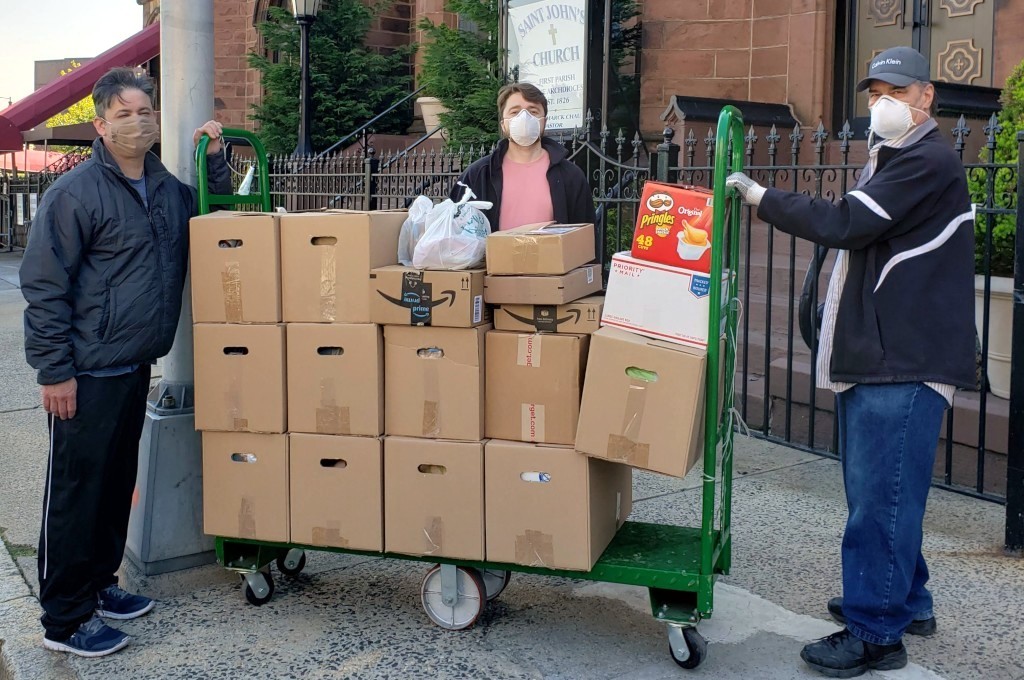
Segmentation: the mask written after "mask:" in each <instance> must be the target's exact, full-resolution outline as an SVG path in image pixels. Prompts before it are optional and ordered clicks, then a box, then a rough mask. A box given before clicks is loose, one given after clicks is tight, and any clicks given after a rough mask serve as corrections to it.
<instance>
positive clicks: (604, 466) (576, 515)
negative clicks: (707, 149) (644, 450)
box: [484, 440, 633, 571]
mask: <svg viewBox="0 0 1024 680" xmlns="http://www.w3.org/2000/svg"><path fill="white" fill-rule="evenodd" d="M484 469H485V475H484V477H485V488H486V489H487V494H486V511H485V513H484V514H485V516H486V518H487V532H486V536H487V560H488V561H489V562H503V563H508V564H523V565H526V566H530V567H545V568H548V569H573V570H579V571H589V570H590V569H591V568H592V567H593V566H594V564H595V563H596V562H597V560H598V558H599V557H601V553H603V552H604V550H605V548H607V547H608V544H609V543H611V541H612V538H614V537H615V532H617V531H618V530H619V528H620V527H621V526H622V524H623V523H624V522H625V521H626V518H627V517H628V516H629V513H630V511H631V510H632V505H633V503H632V501H633V492H632V472H633V471H632V470H631V469H629V468H628V467H626V466H624V465H614V464H612V463H608V462H605V461H603V460H597V459H594V458H587V457H586V456H581V455H580V454H579V453H577V452H576V451H574V450H573V449H571V448H561V447H551V446H543V445H532V444H521V443H518V442H504V441H499V440H491V441H489V442H487V445H486V447H485V453H484Z"/></svg>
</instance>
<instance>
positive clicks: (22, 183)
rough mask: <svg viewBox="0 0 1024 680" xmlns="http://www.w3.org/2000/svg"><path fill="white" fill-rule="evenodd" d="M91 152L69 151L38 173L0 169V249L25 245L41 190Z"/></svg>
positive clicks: (5, 249) (10, 248) (86, 150)
mask: <svg viewBox="0 0 1024 680" xmlns="http://www.w3.org/2000/svg"><path fill="white" fill-rule="evenodd" d="M90 155H91V153H90V152H89V150H88V149H81V150H77V151H71V152H69V153H66V154H64V155H62V156H61V157H60V158H58V159H57V160H56V161H54V162H53V163H51V164H50V165H48V166H47V167H45V168H44V169H43V170H42V171H41V172H13V171H7V170H0V251H11V250H13V249H14V248H15V247H24V246H25V244H26V242H27V239H28V231H29V228H30V227H31V224H32V220H33V219H34V218H35V211H36V208H37V207H38V205H39V201H40V200H41V199H42V195H43V192H45V191H46V189H47V188H48V187H49V186H50V185H51V184H53V183H54V182H55V181H56V180H57V178H58V177H60V176H61V175H63V174H64V173H65V172H67V171H69V170H71V169H72V168H74V167H75V166H77V165H78V164H79V163H82V162H83V161H85V160H87V159H88V158H89V156H90Z"/></svg>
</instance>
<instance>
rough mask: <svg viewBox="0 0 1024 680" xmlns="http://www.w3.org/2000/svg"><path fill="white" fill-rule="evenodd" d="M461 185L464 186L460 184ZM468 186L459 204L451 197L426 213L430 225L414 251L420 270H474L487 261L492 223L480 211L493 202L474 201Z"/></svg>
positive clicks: (414, 264) (415, 261)
mask: <svg viewBox="0 0 1024 680" xmlns="http://www.w3.org/2000/svg"><path fill="white" fill-rule="evenodd" d="M460 186H465V185H464V184H461V183H460ZM474 198H476V196H475V195H474V194H473V192H472V191H471V190H470V189H469V187H466V193H465V194H464V195H463V197H462V200H461V201H459V202H458V203H455V202H453V201H452V200H451V199H450V198H449V199H446V200H445V201H444V202H442V203H439V204H437V205H435V206H434V208H433V209H432V210H431V211H430V214H429V215H427V227H426V230H425V231H424V232H423V237H422V238H421V239H420V240H419V243H417V244H416V249H415V250H414V251H413V256H412V265H413V266H414V267H416V268H417V269H471V268H473V267H475V266H477V265H479V264H481V263H482V262H483V261H484V255H485V254H486V252H487V248H486V244H487V237H488V235H490V233H491V225H490V222H488V221H487V217H486V216H485V215H484V214H483V213H482V212H481V211H482V210H489V209H490V208H491V205H492V204H491V203H489V202H487V201H474V200H473V199H474Z"/></svg>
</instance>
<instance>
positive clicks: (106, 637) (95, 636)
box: [43, 616, 131, 658]
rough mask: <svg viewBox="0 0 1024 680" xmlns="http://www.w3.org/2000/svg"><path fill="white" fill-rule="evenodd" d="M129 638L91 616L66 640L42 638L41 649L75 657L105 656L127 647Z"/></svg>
mask: <svg viewBox="0 0 1024 680" xmlns="http://www.w3.org/2000/svg"><path fill="white" fill-rule="evenodd" d="M130 640H131V638H130V637H128V636H127V635H125V634H124V633H122V632H121V631H119V630H117V629H115V628H111V627H110V626H108V625H107V624H105V623H103V621H102V620H100V619H99V618H98V617H96V616H93V617H92V618H91V619H89V620H88V621H86V622H85V623H83V624H82V625H80V626H79V627H78V630H76V631H75V634H74V635H72V636H71V637H69V638H68V639H67V640H60V641H58V640H51V639H50V638H48V637H46V636H45V635H44V636H43V647H45V648H46V649H49V650H52V651H54V652H67V653H68V654H74V655H76V656H84V657H89V658H92V657H97V656H107V655H108V654H113V653H114V652H116V651H119V650H121V649H124V648H125V647H127V646H128V642H129V641H130Z"/></svg>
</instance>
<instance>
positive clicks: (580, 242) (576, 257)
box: [487, 224, 594, 275]
mask: <svg viewBox="0 0 1024 680" xmlns="http://www.w3.org/2000/svg"><path fill="white" fill-rule="evenodd" d="M593 261H594V225H593V224H529V225H526V226H523V227H518V228H516V229H507V230H505V231H496V232H494V233H493V234H491V235H490V236H488V237H487V273H488V274H491V275H494V274H567V273H568V272H571V271H572V270H573V269H576V268H577V267H580V266H582V265H585V264H587V263H588V262H593Z"/></svg>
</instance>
